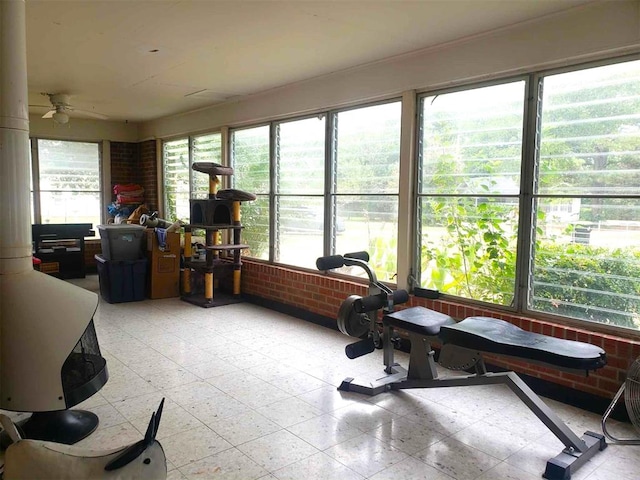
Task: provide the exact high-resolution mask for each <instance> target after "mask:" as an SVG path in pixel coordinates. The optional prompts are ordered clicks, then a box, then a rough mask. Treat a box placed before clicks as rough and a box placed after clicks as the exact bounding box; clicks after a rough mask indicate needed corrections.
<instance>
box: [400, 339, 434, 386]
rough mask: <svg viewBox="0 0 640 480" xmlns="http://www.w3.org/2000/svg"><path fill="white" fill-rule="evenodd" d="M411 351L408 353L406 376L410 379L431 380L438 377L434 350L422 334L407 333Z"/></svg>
mask: <svg viewBox="0 0 640 480" xmlns="http://www.w3.org/2000/svg"><path fill="white" fill-rule="evenodd" d="M409 340H410V341H411V353H410V354H409V371H408V373H407V378H408V379H411V380H433V379H435V378H438V371H437V369H436V362H435V360H434V359H433V356H434V351H433V350H431V344H430V343H429V341H428V340H427V339H426V338H425V337H424V336H422V335H417V334H413V333H409Z"/></svg>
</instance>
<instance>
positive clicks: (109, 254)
mask: <svg viewBox="0 0 640 480" xmlns="http://www.w3.org/2000/svg"><path fill="white" fill-rule="evenodd" d="M98 231H99V232H100V243H101V244H102V257H103V258H104V259H105V260H116V261H119V260H138V259H139V258H140V257H142V256H143V251H142V245H143V240H144V232H145V231H146V227H143V226H142V225H129V224H126V223H124V224H114V225H98Z"/></svg>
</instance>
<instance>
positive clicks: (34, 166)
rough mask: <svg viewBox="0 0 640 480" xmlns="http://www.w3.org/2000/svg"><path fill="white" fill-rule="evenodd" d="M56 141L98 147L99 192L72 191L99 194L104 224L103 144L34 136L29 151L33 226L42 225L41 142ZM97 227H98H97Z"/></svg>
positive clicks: (100, 219) (101, 217)
mask: <svg viewBox="0 0 640 480" xmlns="http://www.w3.org/2000/svg"><path fill="white" fill-rule="evenodd" d="M40 140H44V141H54V142H62V143H86V144H94V145H96V147H97V152H98V185H99V187H98V190H72V192H81V193H97V194H98V202H99V205H100V208H99V211H98V216H97V218H98V222H99V224H100V223H104V220H105V216H106V213H105V211H104V208H103V205H104V195H105V193H104V192H103V189H102V185H103V182H104V167H103V155H102V153H103V142H102V141H95V140H73V139H60V138H50V137H41V136H33V137H29V142H30V145H29V151H30V154H31V159H30V179H31V185H30V188H31V190H30V192H29V194H30V197H31V205H32V212H30V213H32V214H33V218H32V223H33V224H41V223H42V202H41V200H42V199H41V195H40V194H41V193H42V192H43V190H42V189H41V188H40V149H39V145H38V143H39V141H40ZM46 192H52V190H46ZM96 226H97V225H96Z"/></svg>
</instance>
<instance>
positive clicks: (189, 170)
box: [160, 130, 225, 221]
mask: <svg viewBox="0 0 640 480" xmlns="http://www.w3.org/2000/svg"><path fill="white" fill-rule="evenodd" d="M216 134H217V135H220V151H221V156H222V155H223V152H224V148H223V147H224V138H223V135H222V132H221V131H220V130H213V131H209V132H200V133H195V134H191V135H186V136H185V135H180V136H176V137H168V138H165V139H162V151H161V155H160V158H161V160H160V162H161V165H160V173H161V178H162V182H163V186H162V211H163V215H165V216H166V215H168V211H167V209H168V205H169V202H168V197H167V195H168V191H167V188H166V185H167V178H166V175H165V146H166V144H167V143H171V142H177V141H186V143H187V154H188V167H187V175H188V184H189V193H188V195H189V200H191V199H192V198H193V195H194V187H195V186H196V185H195V181H194V171H193V168H191V166H192V165H193V163H194V161H195V160H194V147H193V144H194V141H195V139H196V138H198V137H204V136H210V135H216ZM221 163H223V164H224V158H221ZM221 181H222V185H224V184H225V179H224V177H223V178H222V179H221ZM174 193H175V192H174ZM190 215H191V212H190V211H189V218H187V221H190Z"/></svg>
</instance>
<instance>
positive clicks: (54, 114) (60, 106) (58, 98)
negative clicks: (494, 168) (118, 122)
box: [33, 93, 109, 125]
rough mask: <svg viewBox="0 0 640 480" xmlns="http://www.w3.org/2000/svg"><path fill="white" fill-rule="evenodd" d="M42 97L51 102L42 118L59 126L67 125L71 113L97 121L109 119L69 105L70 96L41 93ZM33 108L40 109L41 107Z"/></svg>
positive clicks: (100, 114)
mask: <svg viewBox="0 0 640 480" xmlns="http://www.w3.org/2000/svg"><path fill="white" fill-rule="evenodd" d="M42 95H46V96H47V97H49V102H51V106H50V107H49V108H50V110H49V111H48V112H47V113H45V114H44V115H43V116H42V118H53V121H54V122H55V123H59V124H61V125H64V124H66V123H68V122H69V117H70V116H71V115H70V114H71V113H72V112H75V113H78V114H80V115H81V116H86V117H90V118H97V119H99V120H106V119H107V118H109V117H107V116H106V115H103V114H102V113H97V112H92V111H90V110H81V109H79V108H75V107H73V106H72V105H71V104H70V103H69V102H70V101H71V95H68V94H66V93H43V94H42ZM33 106H36V107H42V106H43V105H33Z"/></svg>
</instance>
